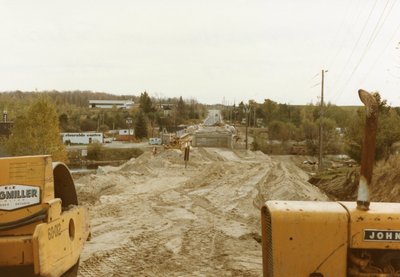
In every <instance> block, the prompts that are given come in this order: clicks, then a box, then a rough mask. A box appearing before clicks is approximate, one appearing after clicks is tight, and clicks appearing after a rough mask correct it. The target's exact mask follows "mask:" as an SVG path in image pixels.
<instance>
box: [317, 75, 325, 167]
mask: <svg viewBox="0 0 400 277" xmlns="http://www.w3.org/2000/svg"><path fill="white" fill-rule="evenodd" d="M321 73H322V76H321V78H322V79H321V105H320V115H319V157H318V169H319V170H322V154H323V147H322V136H323V132H322V131H323V130H322V116H323V114H324V113H323V108H324V74H325V70H322V71H321Z"/></svg>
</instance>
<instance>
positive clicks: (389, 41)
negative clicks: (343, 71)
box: [362, 1, 400, 83]
mask: <svg viewBox="0 0 400 277" xmlns="http://www.w3.org/2000/svg"><path fill="white" fill-rule="evenodd" d="M396 4H397V1H394V2H393V5H392V6H391V10H392V9H393V7H394V6H395V5H396ZM399 29H400V23H399V24H398V25H397V27H396V29H395V31H394V32H393V33H392V35H391V36H390V39H389V40H388V42H387V43H386V46H385V47H384V49H383V51H380V52H379V55H378V56H377V58H376V59H375V61H374V63H373V64H372V66H371V67H370V69H369V70H368V72H367V74H365V75H364V77H363V78H362V83H364V81H365V79H366V78H367V77H368V76H369V74H370V73H371V71H372V69H373V68H375V66H376V64H377V63H378V61H379V60H380V58H381V57H382V55H383V54H384V53H385V52H386V50H387V48H388V47H389V45H390V43H391V42H392V41H393V39H394V37H395V35H396V34H397V33H398V31H399Z"/></svg>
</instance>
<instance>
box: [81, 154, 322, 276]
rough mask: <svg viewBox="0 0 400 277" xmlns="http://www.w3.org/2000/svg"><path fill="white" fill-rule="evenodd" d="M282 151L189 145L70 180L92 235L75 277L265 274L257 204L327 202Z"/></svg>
mask: <svg viewBox="0 0 400 277" xmlns="http://www.w3.org/2000/svg"><path fill="white" fill-rule="evenodd" d="M307 180H308V175H307V174H306V173H305V172H304V171H303V170H301V169H300V168H299V167H297V165H296V164H294V163H293V162H292V160H291V159H290V158H289V157H287V156H280V157H270V156H267V155H264V154H263V153H261V152H251V151H246V150H233V151H232V150H228V149H219V148H193V149H192V150H191V153H190V161H189V163H188V166H187V168H185V165H184V162H183V153H182V152H181V151H180V150H177V149H171V150H165V151H161V152H159V153H157V154H156V155H153V154H152V153H150V152H146V153H144V154H143V155H142V156H140V157H138V158H137V159H133V160H130V161H129V162H127V163H126V164H124V165H122V166H120V167H103V168H100V169H99V170H98V173H97V174H92V175H88V176H84V177H81V178H79V179H78V180H76V185H77V189H78V194H79V198H80V201H81V203H82V204H84V205H86V206H87V207H88V208H89V211H90V216H91V228H92V229H91V230H92V238H91V241H89V242H87V243H86V245H85V248H84V251H83V253H82V256H81V263H80V270H79V276H96V277H97V276H262V259H261V244H260V240H261V236H260V234H261V229H260V212H259V210H260V206H261V205H262V204H263V203H264V202H265V200H267V199H296V200H327V199H328V197H327V196H326V195H325V194H324V193H322V192H321V191H320V190H319V189H318V188H317V187H314V186H312V185H311V184H309V183H308V182H307Z"/></svg>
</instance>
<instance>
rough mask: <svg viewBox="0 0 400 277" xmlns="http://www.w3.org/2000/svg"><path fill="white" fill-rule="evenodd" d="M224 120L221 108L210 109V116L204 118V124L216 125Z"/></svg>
mask: <svg viewBox="0 0 400 277" xmlns="http://www.w3.org/2000/svg"><path fill="white" fill-rule="evenodd" d="M221 122H222V115H221V111H220V110H209V111H208V116H207V118H206V119H205V120H204V125H209V126H212V125H215V124H216V123H221Z"/></svg>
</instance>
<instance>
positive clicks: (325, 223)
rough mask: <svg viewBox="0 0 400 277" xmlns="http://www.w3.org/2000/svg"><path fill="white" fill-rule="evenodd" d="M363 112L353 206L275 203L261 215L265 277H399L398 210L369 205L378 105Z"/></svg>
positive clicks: (366, 99) (370, 100)
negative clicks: (364, 122)
mask: <svg viewBox="0 0 400 277" xmlns="http://www.w3.org/2000/svg"><path fill="white" fill-rule="evenodd" d="M359 96H360V99H361V101H362V102H363V103H364V104H365V106H366V129H365V130H366V131H365V137H364V142H363V150H362V151H363V153H362V161H361V174H360V182H359V189H358V196H357V202H354V203H353V202H312V201H274V200H270V201H267V202H266V203H265V205H264V206H263V207H262V210H261V223H262V251H263V274H264V276H265V277H289V276H293V277H343V276H350V277H356V276H357V277H358V276H359V277H361V276H363V277H384V276H385V277H388V276H400V204H399V203H376V202H371V203H370V196H369V185H370V183H371V178H372V168H373V163H374V157H375V141H376V130H377V111H378V103H377V102H376V100H375V98H374V97H373V95H371V94H370V93H368V92H366V91H363V90H360V91H359Z"/></svg>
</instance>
